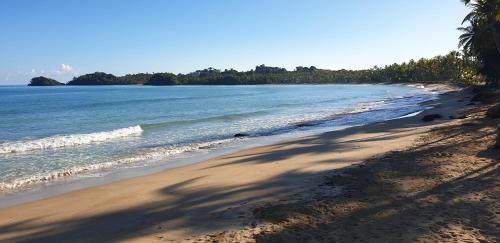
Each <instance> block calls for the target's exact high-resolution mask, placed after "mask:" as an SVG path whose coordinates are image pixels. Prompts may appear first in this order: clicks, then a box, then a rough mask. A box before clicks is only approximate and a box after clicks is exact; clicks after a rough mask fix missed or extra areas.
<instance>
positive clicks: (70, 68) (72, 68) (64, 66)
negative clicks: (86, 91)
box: [60, 63, 75, 73]
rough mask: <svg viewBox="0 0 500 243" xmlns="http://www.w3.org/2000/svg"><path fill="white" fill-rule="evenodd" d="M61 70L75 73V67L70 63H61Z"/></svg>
mask: <svg viewBox="0 0 500 243" xmlns="http://www.w3.org/2000/svg"><path fill="white" fill-rule="evenodd" d="M60 71H61V72H63V73H73V72H74V71H75V68H74V67H72V66H70V65H68V64H64V63H63V64H61V70H60Z"/></svg>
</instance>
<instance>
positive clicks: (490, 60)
mask: <svg viewBox="0 0 500 243" xmlns="http://www.w3.org/2000/svg"><path fill="white" fill-rule="evenodd" d="M462 1H463V2H464V3H465V5H467V6H469V7H470V8H471V12H470V13H469V14H467V16H466V17H465V18H464V20H463V22H462V24H464V23H467V24H468V26H466V27H460V28H458V29H459V30H461V31H462V32H463V34H462V35H461V36H460V43H459V46H461V47H463V49H464V53H467V54H468V55H469V56H471V57H472V58H475V59H476V60H477V61H478V62H479V69H478V70H479V73H480V74H482V75H483V76H484V78H485V79H486V81H487V83H488V84H491V85H497V86H498V85H500V0H475V1H471V0H462Z"/></svg>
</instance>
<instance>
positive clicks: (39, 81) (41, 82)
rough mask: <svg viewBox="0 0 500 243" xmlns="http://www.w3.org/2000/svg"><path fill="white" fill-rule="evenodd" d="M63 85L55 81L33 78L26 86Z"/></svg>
mask: <svg viewBox="0 0 500 243" xmlns="http://www.w3.org/2000/svg"><path fill="white" fill-rule="evenodd" d="M58 85H64V84H63V83H60V82H58V81H57V80H54V79H51V78H46V77H42V76H40V77H35V78H32V79H31V81H30V83H29V84H28V86H58Z"/></svg>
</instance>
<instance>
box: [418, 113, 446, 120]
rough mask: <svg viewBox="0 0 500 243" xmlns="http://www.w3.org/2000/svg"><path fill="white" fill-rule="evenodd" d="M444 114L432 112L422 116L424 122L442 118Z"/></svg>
mask: <svg viewBox="0 0 500 243" xmlns="http://www.w3.org/2000/svg"><path fill="white" fill-rule="evenodd" d="M442 117H443V116H441V115H440V114H430V115H425V116H424V117H422V121H424V122H431V121H434V120H436V119H441V118H442Z"/></svg>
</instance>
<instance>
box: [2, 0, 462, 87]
mask: <svg viewBox="0 0 500 243" xmlns="http://www.w3.org/2000/svg"><path fill="white" fill-rule="evenodd" d="M467 10H468V9H467V8H466V7H465V6H464V5H463V3H462V2H461V1H459V0H418V1H414V0H413V1H411V0H377V1H373V0H350V1H345V0H344V1H336V0H301V1H299V0H252V1H250V0H198V1H197V0H147V1H140V0H86V1H77V0H31V1H30V0H2V1H0V85H7V84H26V83H28V82H29V79H30V78H32V77H34V76H47V77H51V78H55V79H57V80H59V81H61V82H67V81H69V80H71V78H72V77H74V76H78V75H81V74H86V73H92V72H95V71H102V72H107V73H112V74H115V75H124V74H128V73H139V72H144V73H146V72H149V73H153V72H172V73H188V72H192V71H194V70H198V69H203V68H207V67H214V68H218V69H229V68H234V69H237V70H250V69H253V68H254V67H255V66H256V65H260V64H266V65H269V66H280V67H285V68H287V69H288V70H293V69H294V68H295V67H296V66H313V65H314V66H316V67H318V68H324V69H365V68H370V67H373V66H374V65H378V66H384V65H387V64H392V63H395V62H403V61H408V60H410V59H419V58H421V57H427V58H429V57H433V56H436V55H443V54H446V53H448V52H449V51H452V50H457V43H458V41H457V38H458V36H459V34H460V33H459V32H458V31H457V30H456V28H457V27H458V26H459V25H460V24H461V20H462V19H463V17H464V16H465V15H466V13H467Z"/></svg>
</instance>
